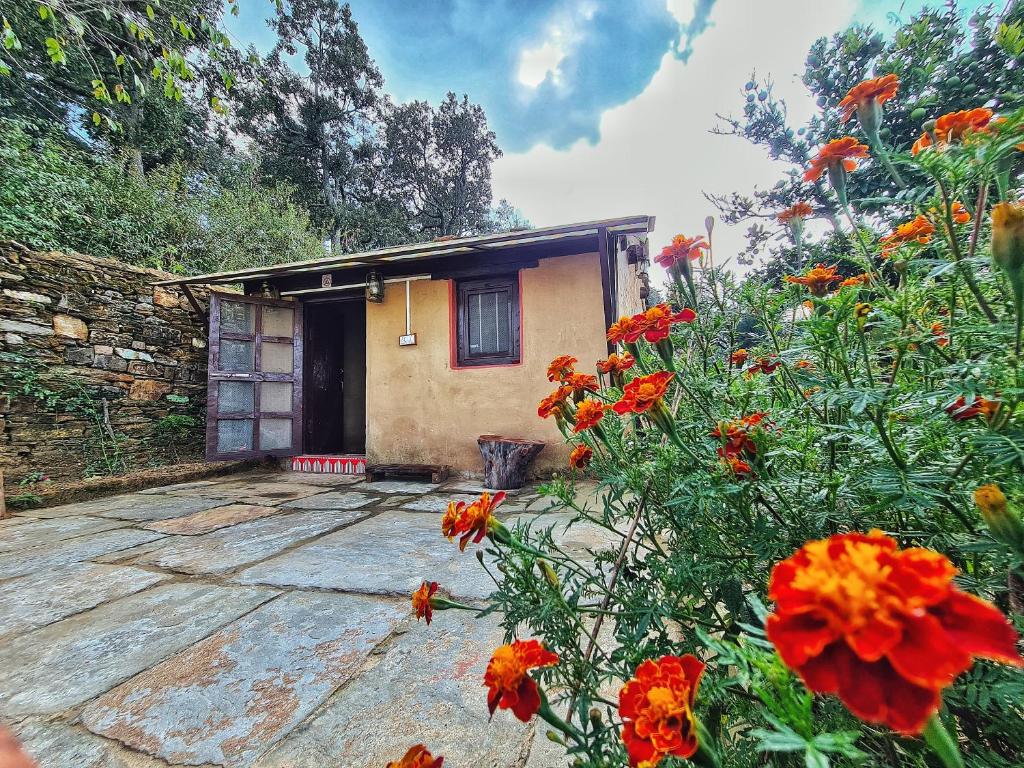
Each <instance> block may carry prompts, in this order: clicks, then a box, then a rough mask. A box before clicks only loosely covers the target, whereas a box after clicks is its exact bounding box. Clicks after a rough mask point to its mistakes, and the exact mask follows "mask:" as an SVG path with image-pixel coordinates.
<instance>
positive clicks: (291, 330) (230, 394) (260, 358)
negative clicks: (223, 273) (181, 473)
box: [206, 293, 302, 460]
mask: <svg viewBox="0 0 1024 768" xmlns="http://www.w3.org/2000/svg"><path fill="white" fill-rule="evenodd" d="M208 387H209V389H208V396H207V405H206V456H207V458H208V459H216V460H223V459H244V458H253V457H259V456H292V455H295V454H298V453H301V451H302V305H301V304H299V303H297V302H292V301H277V300H274V299H262V298H257V297H252V296H240V295H239V296H236V295H234V294H225V293H211V294H210V359H209V377H208Z"/></svg>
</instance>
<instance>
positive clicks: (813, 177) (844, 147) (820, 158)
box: [804, 136, 868, 181]
mask: <svg viewBox="0 0 1024 768" xmlns="http://www.w3.org/2000/svg"><path fill="white" fill-rule="evenodd" d="M867 156H868V148H867V145H866V144H861V143H860V142H859V141H857V140H856V139H855V138H853V136H844V137H843V138H841V139H834V140H833V141H830V142H829V143H828V144H826V145H825V146H824V147H822V148H821V149H820V150H818V154H817V156H816V157H815V158H814V159H813V160H811V165H810V167H809V168H808V169H807V171H805V172H804V181H817V180H818V179H820V178H821V175H822V174H823V173H825V171H827V170H828V169H829V167H831V166H836V167H840V166H841V167H842V168H843V170H845V171H847V172H850V171H855V170H857V161H858V160H859V159H861V158H864V157H867Z"/></svg>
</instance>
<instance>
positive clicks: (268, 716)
mask: <svg viewBox="0 0 1024 768" xmlns="http://www.w3.org/2000/svg"><path fill="white" fill-rule="evenodd" d="M408 613H409V611H408V608H407V606H405V605H402V606H400V607H399V606H398V605H397V604H393V603H384V602H382V601H379V600H372V599H370V598H365V597H356V596H351V595H324V594H316V593H305V594H303V593H293V594H290V595H285V596H282V597H279V598H277V599H275V600H272V601H271V602H269V603H266V604H265V605H263V606H261V607H259V608H257V609H256V610H255V611H253V612H252V613H250V614H248V615H247V616H245V617H243V618H241V619H239V620H238V621H235V622H233V623H232V624H229V625H228V626H226V627H224V628H223V629H222V630H220V631H219V632H217V633H216V634H214V635H211V636H210V637H208V638H207V639H206V640H204V641H202V642H201V643H199V644H198V645H195V646H193V647H192V648H190V649H188V650H186V651H184V652H182V653H180V654H178V655H177V656H174V657H172V658H170V659H168V660H167V661H165V662H163V663H162V664H159V665H157V666H156V667H153V668H152V669H149V670H148V671H146V672H143V673H142V674H140V675H137V676H135V677H134V678H132V679H131V680H129V681H128V682H126V683H124V684H123V685H121V686H119V687H118V688H115V689H114V690H113V691H110V692H109V693H107V694H105V695H104V696H102V697H100V698H99V699H98V700H97V701H95V702H94V703H92V704H90V705H89V706H88V707H86V709H85V710H84V711H83V713H82V723H83V724H84V725H85V726H86V727H87V728H88V729H89V730H91V731H93V732H94V733H97V734H101V735H104V736H108V737H110V738H113V739H116V740H117V741H120V742H122V743H124V744H127V745H128V746H129V747H132V748H133V749H137V750H140V751H144V752H146V753H148V754H151V755H155V756H157V757H159V758H161V759H163V760H167V761H168V762H171V763H186V764H189V765H194V764H199V763H216V764H217V765H224V766H231V767H233V768H234V767H236V766H249V765H251V764H252V763H253V761H254V760H255V759H256V758H257V757H258V756H259V755H260V754H261V753H263V752H265V751H266V750H267V749H269V748H270V746H271V745H273V744H274V743H275V742H277V741H278V740H279V739H280V738H281V737H282V736H283V735H285V734H287V733H288V732H289V731H290V730H292V729H293V728H294V727H295V726H296V725H298V724H299V723H300V722H302V720H304V719H305V718H306V717H307V716H308V715H309V714H310V713H312V712H313V710H315V709H316V708H317V707H318V706H319V705H320V704H321V703H322V702H323V701H324V700H326V699H327V698H328V697H329V696H330V694H331V693H333V692H334V690H336V689H337V688H338V687H339V686H340V685H342V684H344V683H345V682H346V681H347V680H348V679H349V678H350V677H352V676H353V675H354V674H355V673H356V672H357V671H358V669H359V668H360V666H362V664H363V662H364V660H365V657H366V656H367V655H368V654H369V653H370V651H371V650H372V649H373V648H374V646H376V645H377V644H378V643H379V642H380V641H381V640H383V639H384V638H385V637H387V636H388V635H389V634H391V632H392V631H393V630H394V628H395V626H396V625H397V624H398V623H399V622H400V621H402V620H403V619H405V618H406V617H407V616H408ZM197 726H198V727H197ZM335 764H338V763H335Z"/></svg>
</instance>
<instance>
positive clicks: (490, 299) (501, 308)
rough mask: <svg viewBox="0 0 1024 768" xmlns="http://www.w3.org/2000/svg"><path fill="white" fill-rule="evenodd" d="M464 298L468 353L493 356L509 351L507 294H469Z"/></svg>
mask: <svg viewBox="0 0 1024 768" xmlns="http://www.w3.org/2000/svg"><path fill="white" fill-rule="evenodd" d="M467 298H468V304H469V306H468V307H467V308H466V310H467V311H466V319H467V326H468V328H469V354H470V355H495V354H503V353H507V352H509V351H511V338H510V337H511V325H512V307H511V304H510V302H509V298H510V297H509V294H508V292H507V291H493V292H488V293H471V294H469V296H468V297H467Z"/></svg>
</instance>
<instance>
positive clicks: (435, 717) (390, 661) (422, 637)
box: [256, 611, 551, 768]
mask: <svg viewBox="0 0 1024 768" xmlns="http://www.w3.org/2000/svg"><path fill="white" fill-rule="evenodd" d="M502 642H503V640H502V632H501V630H500V628H499V627H498V626H497V625H496V623H495V622H494V621H493V620H479V621H478V620H475V619H473V618H472V617H467V616H466V615H465V614H462V613H456V612H455V611H448V612H446V613H444V614H436V615H435V617H434V622H433V623H432V624H431V625H430V626H429V627H428V626H427V625H426V624H425V623H418V624H413V625H412V627H411V629H410V630H409V632H408V633H406V634H404V635H402V636H401V637H399V638H398V639H397V640H395V642H394V644H393V645H392V646H391V647H390V648H389V649H388V650H387V652H386V653H384V654H383V655H381V656H380V657H379V658H378V660H377V664H376V665H374V666H373V667H372V668H371V669H368V670H367V671H365V672H364V673H363V674H361V675H360V676H359V677H357V678H356V679H354V680H352V681H351V682H350V683H349V684H348V685H346V686H345V687H344V688H342V689H341V690H340V691H339V692H338V693H337V694H335V695H334V696H333V697H332V698H331V700H330V701H329V702H328V703H327V704H326V705H325V706H324V707H323V709H322V710H321V711H320V712H319V713H317V714H316V715H315V716H314V717H313V718H312V719H310V720H309V721H308V722H307V724H306V725H304V726H303V727H301V728H299V729H297V730H296V731H294V732H293V733H292V734H291V735H290V736H288V738H286V739H285V740H284V741H283V742H281V744H280V745H279V746H278V747H277V748H276V749H275V750H274V751H273V752H272V753H270V754H269V755H267V757H265V758H264V759H262V760H260V761H259V762H258V763H257V764H256V765H257V766H258V768H307V767H309V766H346V768H347V767H348V766H352V768H356V766H358V767H359V768H363V767H364V766H366V767H372V766H385V765H387V764H388V763H389V762H390V761H392V760H398V758H400V757H401V756H402V755H403V754H404V753H405V750H406V749H408V748H409V747H411V746H412V745H413V744H416V743H418V742H422V743H424V744H426V745H427V747H428V748H429V749H430V750H431V751H432V752H433V753H434V754H435V755H444V757H445V761H444V764H445V766H446V768H447V766H448V765H451V766H452V768H518V767H519V766H522V765H523V764H524V763H525V760H526V757H527V755H528V753H529V749H530V746H531V743H532V738H533V726H532V725H524V724H523V723H520V722H519V721H518V720H516V719H515V717H513V716H512V715H511V714H510V713H509V712H506V711H499V712H496V713H495V715H494V719H493V720H490V722H488V720H489V716H488V714H487V696H486V689H485V688H484V686H483V676H484V669H485V668H486V666H487V661H488V659H489V658H490V655H491V653H492V652H493V650H494V648H496V647H497V646H499V645H501V644H502ZM547 768H551V766H548V767H547Z"/></svg>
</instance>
